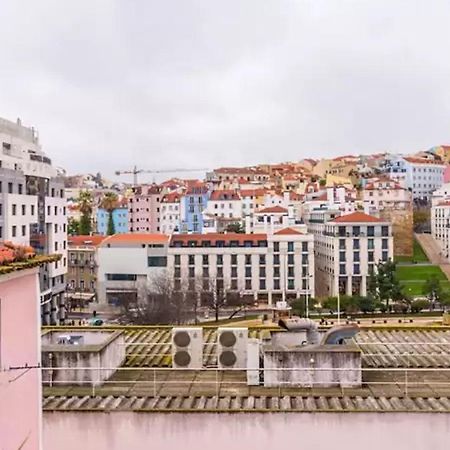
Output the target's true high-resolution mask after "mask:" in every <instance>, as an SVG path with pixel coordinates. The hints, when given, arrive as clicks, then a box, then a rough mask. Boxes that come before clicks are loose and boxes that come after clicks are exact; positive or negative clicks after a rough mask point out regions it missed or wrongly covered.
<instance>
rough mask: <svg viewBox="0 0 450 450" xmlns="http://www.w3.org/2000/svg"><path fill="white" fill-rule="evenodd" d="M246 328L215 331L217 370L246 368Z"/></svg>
mask: <svg viewBox="0 0 450 450" xmlns="http://www.w3.org/2000/svg"><path fill="white" fill-rule="evenodd" d="M247 341H248V328H218V329H217V365H218V367H219V369H245V368H246V367H247Z"/></svg>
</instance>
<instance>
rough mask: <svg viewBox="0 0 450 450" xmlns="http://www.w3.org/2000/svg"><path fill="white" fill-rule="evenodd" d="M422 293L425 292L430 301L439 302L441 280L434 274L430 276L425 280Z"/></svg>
mask: <svg viewBox="0 0 450 450" xmlns="http://www.w3.org/2000/svg"><path fill="white" fill-rule="evenodd" d="M422 293H423V294H425V295H426V296H427V298H428V300H430V302H440V301H441V296H442V287H441V282H440V281H439V279H438V278H437V277H436V275H433V276H431V277H430V278H428V280H427V281H426V282H425V284H424V286H423V289H422Z"/></svg>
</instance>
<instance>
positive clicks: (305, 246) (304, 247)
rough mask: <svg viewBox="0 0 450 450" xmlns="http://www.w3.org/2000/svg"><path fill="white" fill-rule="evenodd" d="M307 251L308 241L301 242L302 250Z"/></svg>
mask: <svg viewBox="0 0 450 450" xmlns="http://www.w3.org/2000/svg"><path fill="white" fill-rule="evenodd" d="M307 251H308V243H307V242H302V252H307Z"/></svg>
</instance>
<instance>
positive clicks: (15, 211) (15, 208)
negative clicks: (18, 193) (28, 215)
mask: <svg viewBox="0 0 450 450" xmlns="http://www.w3.org/2000/svg"><path fill="white" fill-rule="evenodd" d="M16 214H17V205H14V204H13V205H12V215H13V216H15V215H16Z"/></svg>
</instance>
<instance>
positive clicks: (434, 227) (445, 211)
mask: <svg viewBox="0 0 450 450" xmlns="http://www.w3.org/2000/svg"><path fill="white" fill-rule="evenodd" d="M449 230H450V201H449V200H440V201H439V202H436V203H435V204H434V205H433V206H432V207H431V235H432V236H433V238H434V239H435V240H436V242H437V244H438V245H439V247H440V249H441V256H443V257H444V258H447V259H448V260H450V252H449Z"/></svg>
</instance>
